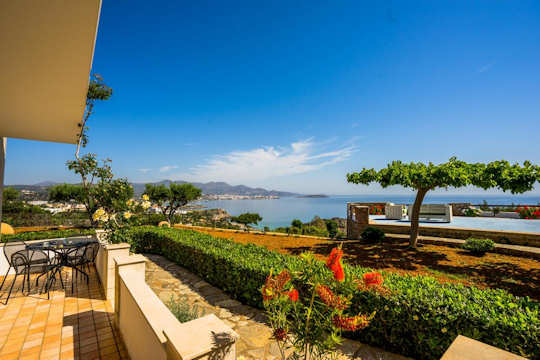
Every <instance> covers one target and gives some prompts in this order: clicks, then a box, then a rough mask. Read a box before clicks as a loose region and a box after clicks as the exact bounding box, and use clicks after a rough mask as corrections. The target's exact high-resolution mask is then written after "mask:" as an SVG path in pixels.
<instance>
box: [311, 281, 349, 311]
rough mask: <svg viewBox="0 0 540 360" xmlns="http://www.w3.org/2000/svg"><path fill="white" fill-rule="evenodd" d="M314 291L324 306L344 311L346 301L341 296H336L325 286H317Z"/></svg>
mask: <svg viewBox="0 0 540 360" xmlns="http://www.w3.org/2000/svg"><path fill="white" fill-rule="evenodd" d="M315 291H317V295H319V297H320V298H321V300H322V301H323V303H325V304H326V306H329V307H331V308H334V309H337V310H345V309H346V308H347V307H348V305H347V300H346V299H345V298H343V297H341V296H336V295H335V294H334V293H333V292H332V290H330V288H329V287H328V286H326V285H318V286H317V287H316V288H315Z"/></svg>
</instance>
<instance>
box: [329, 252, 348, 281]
mask: <svg viewBox="0 0 540 360" xmlns="http://www.w3.org/2000/svg"><path fill="white" fill-rule="evenodd" d="M342 256H343V250H341V249H339V248H333V249H332V251H331V252H330V256H328V259H327V260H326V266H327V267H328V268H329V269H330V270H332V272H333V273H334V279H336V280H337V281H343V280H344V279H345V273H344V271H343V267H342V266H341V257H342Z"/></svg>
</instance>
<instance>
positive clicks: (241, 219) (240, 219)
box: [231, 212, 262, 227]
mask: <svg viewBox="0 0 540 360" xmlns="http://www.w3.org/2000/svg"><path fill="white" fill-rule="evenodd" d="M261 220H262V217H261V216H260V215H259V214H257V213H249V212H247V213H243V214H240V215H238V216H233V217H232V218H231V221H234V222H237V223H239V224H243V225H246V227H247V226H248V225H249V224H254V225H257V224H258V223H259V221H261Z"/></svg>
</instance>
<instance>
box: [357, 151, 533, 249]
mask: <svg viewBox="0 0 540 360" xmlns="http://www.w3.org/2000/svg"><path fill="white" fill-rule="evenodd" d="M347 181H348V182H350V183H354V184H364V185H368V184H370V183H372V182H376V183H379V184H380V185H381V186H382V187H383V188H386V187H388V186H391V185H401V186H403V187H406V188H411V189H414V190H416V191H417V193H416V199H415V200H414V205H413V210H412V214H411V219H410V220H411V234H410V239H409V245H410V246H411V247H416V244H417V239H418V219H419V213H420V206H421V205H422V201H423V200H424V197H425V196H426V193H427V192H428V191H430V190H434V189H437V188H448V187H454V188H460V187H465V186H469V185H473V186H476V187H480V188H482V189H484V190H486V189H489V188H498V189H500V190H502V191H510V192H511V193H512V194H519V193H524V192H526V191H530V190H532V189H533V187H534V184H535V183H536V182H537V181H540V167H539V166H537V165H533V164H531V163H530V162H529V161H525V162H524V163H523V166H521V165H519V164H510V163H509V162H508V161H504V160H501V161H494V162H490V163H488V164H483V163H466V162H464V161H460V160H458V159H457V158H455V157H452V158H450V160H449V161H448V162H446V163H443V164H438V165H434V164H433V163H431V162H430V163H429V164H427V165H426V164H423V163H414V162H411V163H409V164H407V163H403V162H401V161H393V162H392V163H390V164H388V166H387V167H386V168H383V169H381V170H379V171H376V170H374V169H366V168H364V169H363V170H362V171H360V172H355V173H350V174H347Z"/></svg>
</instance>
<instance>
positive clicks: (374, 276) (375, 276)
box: [364, 272, 383, 286]
mask: <svg viewBox="0 0 540 360" xmlns="http://www.w3.org/2000/svg"><path fill="white" fill-rule="evenodd" d="M382 283H383V277H382V275H381V274H379V273H378V272H371V273H367V274H364V284H365V285H366V286H373V285H377V286H379V285H382Z"/></svg>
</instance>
